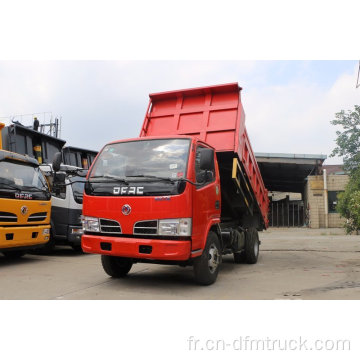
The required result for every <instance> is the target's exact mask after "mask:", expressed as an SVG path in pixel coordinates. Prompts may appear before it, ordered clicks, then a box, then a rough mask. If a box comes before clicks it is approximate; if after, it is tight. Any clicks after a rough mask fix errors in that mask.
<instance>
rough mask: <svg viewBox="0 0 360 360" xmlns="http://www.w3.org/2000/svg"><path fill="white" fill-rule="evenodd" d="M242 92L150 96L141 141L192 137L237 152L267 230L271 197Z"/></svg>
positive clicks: (220, 89) (233, 88)
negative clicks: (250, 133)
mask: <svg viewBox="0 0 360 360" xmlns="http://www.w3.org/2000/svg"><path fill="white" fill-rule="evenodd" d="M240 91H241V88H240V87H239V85H238V84H237V83H232V84H224V85H216V86H209V87H203V88H195V89H186V90H177V91H169V92H163V93H157V94H150V95H149V97H150V102H149V107H148V110H147V112H146V115H145V119H144V123H143V126H142V129H141V132H140V137H144V136H159V135H160V136H161V135H191V136H195V137H197V138H199V139H200V140H202V141H204V142H205V143H207V144H209V145H211V146H212V147H214V148H215V149H216V151H217V152H234V156H237V157H238V158H239V160H240V162H241V163H242V164H243V168H244V170H245V173H246V175H247V177H248V179H249V182H250V184H251V187H252V189H253V192H254V195H255V198H256V200H257V203H258V205H259V207H260V210H261V213H262V215H263V218H264V222H265V225H266V226H267V224H268V219H267V212H268V202H269V200H268V193H267V190H266V189H265V186H264V183H263V180H262V177H261V174H260V170H259V167H258V164H257V162H256V159H255V155H254V153H253V150H252V148H251V144H250V141H249V137H248V134H247V131H246V127H245V113H244V109H243V107H242V104H241V97H240ZM235 154H236V155H235Z"/></svg>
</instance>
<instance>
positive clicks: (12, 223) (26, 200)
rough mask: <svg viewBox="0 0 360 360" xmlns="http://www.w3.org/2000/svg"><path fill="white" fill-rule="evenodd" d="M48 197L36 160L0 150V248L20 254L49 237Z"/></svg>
mask: <svg viewBox="0 0 360 360" xmlns="http://www.w3.org/2000/svg"><path fill="white" fill-rule="evenodd" d="M50 199H51V194H50V191H49V187H48V184H47V181H46V179H45V177H44V175H43V174H42V172H41V171H40V169H39V163H38V162H37V160H35V159H32V158H30V157H28V156H23V155H20V154H16V153H12V152H9V151H5V150H0V252H2V253H3V254H4V255H5V256H7V257H11V258H15V257H20V256H23V255H24V254H25V253H26V252H27V251H29V250H33V249H36V248H40V247H42V246H43V245H44V244H45V243H47V242H48V241H49V236H50V213H51V201H50Z"/></svg>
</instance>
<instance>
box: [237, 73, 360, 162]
mask: <svg viewBox="0 0 360 360" xmlns="http://www.w3.org/2000/svg"><path fill="white" fill-rule="evenodd" d="M355 79H356V69H354V72H353V74H343V75H341V76H340V77H339V78H338V79H337V80H336V81H335V83H334V84H333V85H332V86H331V87H330V88H324V87H322V86H320V85H318V84H311V83H299V82H296V83H290V84H288V85H284V86H268V87H265V88H253V89H252V90H251V91H249V92H248V93H246V92H245V91H244V94H243V102H244V107H245V112H246V115H247V121H246V126H247V129H248V131H249V135H250V138H251V142H252V144H253V148H254V149H256V151H259V152H283V153H310V154H311V153H314V154H325V155H329V154H330V153H331V151H332V150H333V148H334V147H335V142H334V140H335V138H336V134H335V130H336V129H335V127H334V126H333V125H331V124H330V121H331V120H333V119H334V118H335V116H334V115H335V113H336V112H339V111H340V110H342V109H344V110H348V109H352V108H353V106H354V105H355V104H360V91H359V90H358V89H355V83H354V81H355ZM339 162H341V159H338V158H330V159H328V160H327V161H326V163H339Z"/></svg>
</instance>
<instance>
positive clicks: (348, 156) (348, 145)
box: [330, 105, 360, 172]
mask: <svg viewBox="0 0 360 360" xmlns="http://www.w3.org/2000/svg"><path fill="white" fill-rule="evenodd" d="M335 117H336V119H335V120H333V121H331V124H333V125H340V126H342V128H343V131H340V130H338V131H336V135H337V138H336V145H337V146H336V148H335V149H334V150H333V152H332V153H331V155H330V156H340V157H343V159H344V170H346V171H350V172H353V171H355V170H356V169H357V168H358V167H359V166H360V106H359V105H355V106H354V110H353V111H351V110H348V111H346V112H345V111H344V110H341V111H340V112H338V113H336V114H335Z"/></svg>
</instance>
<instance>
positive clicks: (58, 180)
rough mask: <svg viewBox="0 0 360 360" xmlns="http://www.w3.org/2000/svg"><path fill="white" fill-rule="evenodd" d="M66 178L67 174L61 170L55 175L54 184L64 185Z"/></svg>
mask: <svg viewBox="0 0 360 360" xmlns="http://www.w3.org/2000/svg"><path fill="white" fill-rule="evenodd" d="M65 178H66V174H65V173H63V172H61V173H55V175H54V184H56V185H63V184H65Z"/></svg>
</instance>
